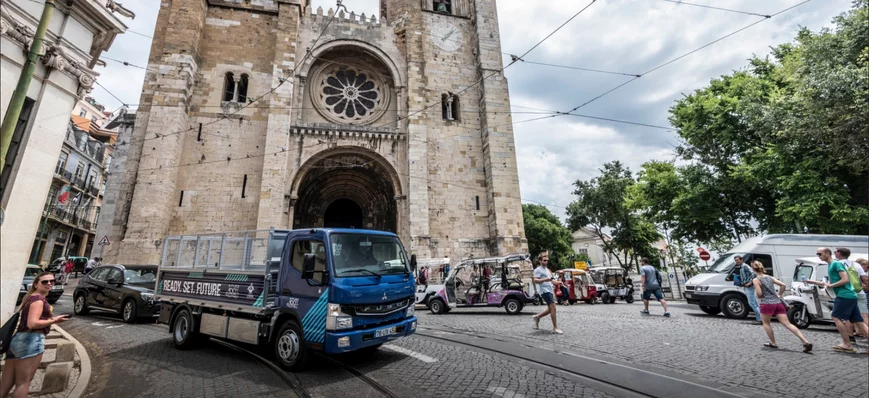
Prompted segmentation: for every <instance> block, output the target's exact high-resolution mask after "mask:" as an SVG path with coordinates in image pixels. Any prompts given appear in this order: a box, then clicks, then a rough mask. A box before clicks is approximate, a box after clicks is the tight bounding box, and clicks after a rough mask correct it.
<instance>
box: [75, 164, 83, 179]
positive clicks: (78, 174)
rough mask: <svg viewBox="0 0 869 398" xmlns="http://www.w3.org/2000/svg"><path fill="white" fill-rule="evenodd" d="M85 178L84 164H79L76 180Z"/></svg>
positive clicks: (76, 170) (76, 169) (76, 167)
mask: <svg viewBox="0 0 869 398" xmlns="http://www.w3.org/2000/svg"><path fill="white" fill-rule="evenodd" d="M82 176H84V164H83V163H82V162H78V164H77V165H76V166H75V179H76V180H78V179H80V178H82Z"/></svg>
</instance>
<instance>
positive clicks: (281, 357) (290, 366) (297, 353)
mask: <svg viewBox="0 0 869 398" xmlns="http://www.w3.org/2000/svg"><path fill="white" fill-rule="evenodd" d="M304 341H305V340H304V339H303V338H302V329H301V328H300V327H299V324H298V323H296V321H294V320H290V321H287V322H285V323H284V325H283V326H281V330H280V332H278V335H277V336H275V361H276V362H277V363H278V365H280V366H281V367H282V368H284V369H286V370H289V371H291V372H298V371H300V370H302V368H303V367H304V366H305V362H307V360H308V349H307V348H306V347H305V343H304Z"/></svg>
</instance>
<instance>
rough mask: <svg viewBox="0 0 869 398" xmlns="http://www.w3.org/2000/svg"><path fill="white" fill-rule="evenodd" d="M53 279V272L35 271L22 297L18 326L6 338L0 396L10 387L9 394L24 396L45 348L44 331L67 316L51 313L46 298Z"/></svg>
mask: <svg viewBox="0 0 869 398" xmlns="http://www.w3.org/2000/svg"><path fill="white" fill-rule="evenodd" d="M55 283H56V281H55V279H54V274H53V273H51V272H42V273H40V274H39V275H36V278H34V280H33V284H32V285H30V289H29V290H28V291H27V294H26V295H24V298H22V300H21V311H20V312H19V314H20V315H19V317H20V318H19V320H18V328H17V330H16V332H15V335H14V336H13V337H12V340H11V341H10V342H9V351H8V352H7V353H6V365H4V366H3V375H2V378H0V398H6V397H8V396H10V395H9V393H10V391H12V387H15V392H14V393H13V394H12V395H11V396H12V397H14V398H25V397H27V394H29V393H30V382H31V380H33V375H35V374H36V369H37V368H39V363H40V362H42V354H43V353H44V352H45V335H47V334H48V332H49V331H50V330H51V325H54V324H55V323H61V322H64V321H66V320H67V316H66V315H60V316H52V307H51V305H50V304H48V301H47V300H46V298H45V297H46V296H48V292H50V291H51V288H52V286H54V284H55Z"/></svg>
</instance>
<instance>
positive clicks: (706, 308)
mask: <svg viewBox="0 0 869 398" xmlns="http://www.w3.org/2000/svg"><path fill="white" fill-rule="evenodd" d="M700 310H701V311H703V312H705V313H707V314H709V315H718V314H720V313H721V308H718V307H709V306H705V305H701V306H700Z"/></svg>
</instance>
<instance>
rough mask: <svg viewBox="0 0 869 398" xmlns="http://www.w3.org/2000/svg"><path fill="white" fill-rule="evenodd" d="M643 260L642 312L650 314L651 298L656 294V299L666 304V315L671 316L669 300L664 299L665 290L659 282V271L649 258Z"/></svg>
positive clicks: (641, 268) (641, 269)
mask: <svg viewBox="0 0 869 398" xmlns="http://www.w3.org/2000/svg"><path fill="white" fill-rule="evenodd" d="M642 262H643V266H642V267H640V275H642V276H641V277H640V278H641V280H642V283H641V284H640V285H641V288H642V289H643V307H644V309H643V310H642V311H640V313H641V314H643V315H649V299H651V298H652V295H654V296H655V299H656V300H658V301H659V302H660V303H661V305H662V306H664V316H665V317H668V318H669V317H670V310H669V309H668V308H667V300H664V291H663V290H662V289H661V285H660V284H658V276H657V271H655V267H652V266H651V265H649V259H648V258H644V259H643V260H642Z"/></svg>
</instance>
